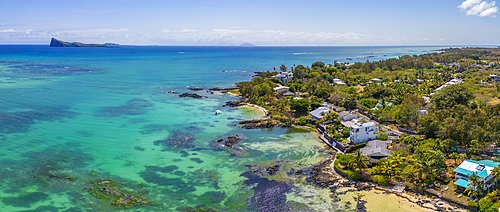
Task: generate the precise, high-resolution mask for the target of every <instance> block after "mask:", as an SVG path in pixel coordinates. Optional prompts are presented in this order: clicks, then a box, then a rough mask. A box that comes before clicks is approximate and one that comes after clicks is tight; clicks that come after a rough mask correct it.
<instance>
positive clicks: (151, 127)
mask: <svg viewBox="0 0 500 212" xmlns="http://www.w3.org/2000/svg"><path fill="white" fill-rule="evenodd" d="M168 129H169V126H168V125H166V124H148V125H145V126H143V127H141V130H140V131H139V132H140V133H141V134H143V135H147V134H152V133H158V132H161V131H167V130H168Z"/></svg>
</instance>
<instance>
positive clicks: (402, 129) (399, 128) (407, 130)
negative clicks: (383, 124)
mask: <svg viewBox="0 0 500 212" xmlns="http://www.w3.org/2000/svg"><path fill="white" fill-rule="evenodd" d="M398 130H399V131H400V132H403V133H406V134H408V135H418V134H419V133H418V132H415V131H412V130H409V129H405V128H402V127H398Z"/></svg>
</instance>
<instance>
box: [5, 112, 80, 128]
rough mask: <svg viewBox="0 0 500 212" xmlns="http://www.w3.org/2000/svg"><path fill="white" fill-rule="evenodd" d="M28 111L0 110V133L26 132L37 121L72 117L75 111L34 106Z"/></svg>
mask: <svg viewBox="0 0 500 212" xmlns="http://www.w3.org/2000/svg"><path fill="white" fill-rule="evenodd" d="M28 109H29V110H28V111H22V112H14V113H5V112H0V133H22V132H28V131H29V130H30V128H31V126H32V125H34V124H36V123H37V122H38V121H57V120H60V119H62V118H72V117H75V116H76V115H77V113H75V112H72V111H69V107H64V106H58V107H36V108H28Z"/></svg>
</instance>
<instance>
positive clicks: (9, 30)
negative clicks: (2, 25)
mask: <svg viewBox="0 0 500 212" xmlns="http://www.w3.org/2000/svg"><path fill="white" fill-rule="evenodd" d="M0 32H16V30H13V29H2V30H0Z"/></svg>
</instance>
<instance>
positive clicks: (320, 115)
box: [310, 107, 330, 120]
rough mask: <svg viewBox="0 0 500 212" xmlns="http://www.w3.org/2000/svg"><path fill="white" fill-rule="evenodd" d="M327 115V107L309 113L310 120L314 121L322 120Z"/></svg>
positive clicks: (328, 110)
mask: <svg viewBox="0 0 500 212" xmlns="http://www.w3.org/2000/svg"><path fill="white" fill-rule="evenodd" d="M328 113H330V109H329V108H327V107H318V108H316V110H313V111H311V112H310V114H311V116H312V118H313V119H316V120H320V119H322V118H323V117H325V115H327V114H328Z"/></svg>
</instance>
